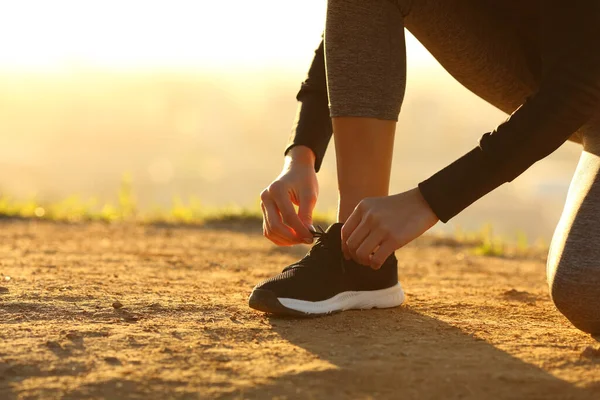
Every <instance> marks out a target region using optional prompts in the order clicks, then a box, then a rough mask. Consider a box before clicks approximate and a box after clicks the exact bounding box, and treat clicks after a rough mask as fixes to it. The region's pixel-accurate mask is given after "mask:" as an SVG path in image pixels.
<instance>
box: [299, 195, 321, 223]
mask: <svg viewBox="0 0 600 400" xmlns="http://www.w3.org/2000/svg"><path fill="white" fill-rule="evenodd" d="M316 203H317V198H316V196H314V195H312V194H309V195H304V196H301V197H300V201H299V202H298V217H299V218H300V221H302V223H303V224H304V225H305V226H306V227H307V228H309V229H313V226H312V223H313V217H312V216H313V210H314V209H315V204H316Z"/></svg>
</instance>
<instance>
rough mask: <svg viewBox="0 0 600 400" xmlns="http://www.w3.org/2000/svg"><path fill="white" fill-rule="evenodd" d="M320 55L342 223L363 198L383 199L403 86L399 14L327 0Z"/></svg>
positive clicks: (372, 4)
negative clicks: (322, 56) (324, 69)
mask: <svg viewBox="0 0 600 400" xmlns="http://www.w3.org/2000/svg"><path fill="white" fill-rule="evenodd" d="M325 52H326V63H327V85H328V91H329V99H330V104H331V116H332V118H333V131H334V140H335V146H336V155H337V170H338V187H339V194H340V197H339V209H338V221H342V222H343V221H345V220H346V218H347V217H348V216H350V214H351V213H352V211H353V210H354V208H355V207H356V205H357V204H358V203H359V202H360V201H361V200H362V199H364V198H365V197H373V196H386V195H387V194H388V190H389V180H390V172H391V165H392V151H393V144H394V133H395V129H396V120H397V119H398V114H399V112H400V107H401V104H402V99H403V97H404V87H405V82H406V56H405V46H404V24H403V10H402V7H398V5H397V4H395V3H394V2H392V1H389V0H376V1H369V2H365V1H362V0H345V1H342V0H329V2H328V5H327V25H326V29H325Z"/></svg>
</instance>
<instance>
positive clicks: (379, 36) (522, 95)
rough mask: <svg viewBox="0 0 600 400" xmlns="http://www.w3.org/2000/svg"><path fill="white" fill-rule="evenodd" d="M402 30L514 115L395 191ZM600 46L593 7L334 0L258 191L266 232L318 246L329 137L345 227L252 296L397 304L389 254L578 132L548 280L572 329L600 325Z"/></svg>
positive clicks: (301, 303)
mask: <svg viewBox="0 0 600 400" xmlns="http://www.w3.org/2000/svg"><path fill="white" fill-rule="evenodd" d="M405 27H406V28H407V29H408V30H409V31H410V32H411V33H412V34H414V35H415V36H416V37H417V39H418V40H419V41H420V42H421V43H422V44H423V45H424V46H425V47H426V48H427V49H428V50H429V51H430V52H431V54H433V55H434V56H435V57H436V58H437V60H438V61H439V62H440V63H441V64H442V66H443V67H444V68H445V69H446V70H447V71H448V72H449V73H450V74H452V76H453V77H454V78H456V79H457V80H458V81H459V82H461V83H462V84H463V85H464V86H465V87H467V88H468V89H470V90H471V91H472V92H474V93H475V94H477V95H478V96H480V97H482V98H483V99H485V100H486V101H488V102H489V103H491V104H492V105H494V106H496V107H498V108H499V109H501V110H503V111H505V112H506V113H512V115H511V116H510V117H509V118H508V119H507V120H506V122H504V123H503V124H501V125H500V126H498V127H497V128H496V129H495V130H493V131H492V132H489V133H486V134H484V135H483V137H482V138H481V140H480V142H479V145H478V146H476V147H475V148H474V149H473V150H472V151H470V152H468V153H467V154H466V155H464V156H463V157H461V158H460V159H458V160H457V161H455V162H454V163H452V164H451V165H449V166H448V167H446V168H444V169H443V170H441V171H440V172H438V173H437V174H435V175H433V176H432V177H430V178H429V179H427V180H425V181H423V182H421V183H420V184H419V185H418V187H416V188H414V189H412V190H410V191H408V192H405V193H400V194H395V195H392V196H388V185H389V177H390V168H391V159H392V147H393V139H394V131H395V126H396V121H397V117H398V114H399V112H400V107H401V104H402V99H403V94H404V87H405V79H406V68H405V49H404V28H405ZM598 43H600V2H598V1H596V0H572V1H570V2H568V4H565V2H564V1H558V0H547V1H542V0H525V1H523V0H504V1H493V0H485V1H483V0H444V1H440V0H420V1H419V0H393V1H392V0H373V1H362V0H346V1H343V0H329V2H328V6H327V22H326V29H325V39H324V46H323V43H322V44H321V46H320V47H319V49H318V50H317V51H316V54H315V58H314V60H313V63H312V66H311V68H310V71H309V74H308V78H307V80H306V81H305V82H304V83H303V85H302V88H301V90H300V92H299V94H298V100H299V101H300V108H299V114H298V120H297V124H296V125H295V129H294V132H293V134H292V136H291V138H290V142H289V146H288V148H287V149H286V161H285V164H284V168H283V171H282V173H281V174H280V175H279V176H278V177H277V178H276V179H275V181H274V182H273V183H272V184H271V185H270V186H269V187H268V188H267V189H265V191H263V193H262V195H261V198H262V207H263V213H264V234H265V236H266V237H267V238H269V239H270V240H271V241H273V242H274V243H276V244H278V245H292V244H296V243H300V242H303V241H305V242H311V237H312V236H311V233H310V232H309V229H308V227H310V224H311V214H312V209H313V206H314V204H315V201H316V197H317V193H318V186H317V180H316V174H315V172H316V171H318V170H319V167H320V164H321V161H322V159H323V156H324V153H325V149H326V147H327V144H328V141H329V139H330V137H331V135H332V132H333V136H334V139H335V146H336V154H337V169H338V185H339V193H340V197H339V213H338V221H339V222H340V223H338V224H334V225H333V226H332V227H330V228H329V230H328V231H327V232H326V233H321V234H319V236H320V238H319V240H318V241H317V244H316V245H315V246H313V249H312V250H311V252H310V253H309V254H308V255H307V256H306V257H305V258H303V259H302V260H300V261H299V262H298V263H296V264H293V265H291V266H289V267H287V268H286V269H285V270H284V272H283V273H282V274H280V275H278V276H276V277H274V278H272V279H270V280H268V281H266V282H263V283H262V284H260V285H258V286H257V287H256V288H255V290H254V291H253V293H252V295H251V298H250V305H251V306H252V307H254V308H256V309H259V310H263V311H268V312H275V313H283V314H293V315H304V314H322V313H328V312H334V311H339V310H344V309H349V308H372V307H391V306H396V305H398V304H400V303H402V301H403V297H404V296H403V293H402V289H401V287H400V285H399V284H398V283H397V275H396V274H397V272H396V259H395V257H394V255H393V252H394V250H396V249H399V248H400V247H402V246H404V245H405V244H407V243H409V242H410V241H412V240H413V239H415V238H417V237H418V236H420V235H421V234H423V233H424V232H425V231H427V230H428V229H429V228H431V227H432V226H433V225H435V224H436V223H437V222H438V220H441V221H442V222H446V221H448V220H449V219H451V218H452V217H454V216H455V215H456V214H458V213H459V212H460V211H462V210H463V209H465V208H466V207H468V206H469V205H470V204H472V203H473V202H475V201H476V200H478V199H479V198H481V197H482V196H484V195H485V194H487V193H489V192H490V191H492V190H494V189H495V188H496V187H498V186H500V185H502V184H503V183H505V182H510V181H512V180H513V179H515V178H516V177H517V176H519V175H520V174H521V173H523V172H524V171H525V170H526V169H527V168H529V167H530V166H531V165H532V164H534V163H535V162H536V161H538V160H540V159H542V158H544V157H546V156H547V155H549V154H550V153H552V152H553V151H554V150H556V149H557V148H558V147H559V146H561V145H562V144H563V143H564V142H565V141H567V140H573V141H577V142H579V143H582V144H583V152H582V155H581V159H580V161H579V165H578V167H577V170H576V172H575V176H574V178H573V181H572V183H571V187H570V189H569V195H568V198H567V202H566V205H565V208H564V211H563V214H562V217H561V219H560V222H559V224H558V227H557V228H556V232H555V234H554V238H553V241H552V245H551V248H550V254H549V257H548V268H547V273H548V283H549V285H550V293H551V296H552V299H553V301H554V303H555V304H556V306H557V308H558V309H559V310H560V311H561V312H562V313H563V314H564V315H565V316H566V317H567V318H568V319H569V320H570V321H571V322H572V323H573V324H574V325H575V326H576V327H578V328H579V329H581V330H583V331H586V332H590V333H600V176H599V174H598V171H599V170H600V45H599V44H598ZM325 60H326V62H325ZM328 101H329V107H328ZM293 203H295V204H297V205H298V206H299V209H298V213H296V212H295V210H294V207H293ZM342 223H343V225H342ZM340 232H341V233H340ZM365 266H370V267H371V268H366V267H365Z"/></svg>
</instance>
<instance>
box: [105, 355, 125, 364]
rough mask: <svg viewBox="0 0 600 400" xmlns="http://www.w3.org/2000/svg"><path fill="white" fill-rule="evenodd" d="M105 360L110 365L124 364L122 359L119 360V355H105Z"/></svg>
mask: <svg viewBox="0 0 600 400" xmlns="http://www.w3.org/2000/svg"><path fill="white" fill-rule="evenodd" d="M104 361H106V362H107V363H108V364H110V365H122V364H121V360H119V359H118V358H117V357H104Z"/></svg>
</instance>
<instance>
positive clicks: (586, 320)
mask: <svg viewBox="0 0 600 400" xmlns="http://www.w3.org/2000/svg"><path fill="white" fill-rule="evenodd" d="M598 122H600V118H597V121H594V122H592V123H590V124H588V125H586V126H585V127H584V128H583V129H582V130H581V133H582V137H583V144H584V150H583V152H582V154H581V159H580V160H579V164H578V165H577V170H576V171H575V175H574V177H573V181H572V182H571V186H570V187H569V194H568V196H567V201H566V204H565V208H564V210H563V214H562V216H561V218H560V222H559V223H558V226H557V227H556V231H555V233H554V237H553V239H552V244H551V246H550V254H549V255H548V267H547V273H548V284H549V285H550V293H551V296H552V300H553V301H554V304H555V305H556V307H557V308H558V309H559V310H560V312H561V313H563V314H564V315H565V316H566V317H567V318H568V319H569V320H570V321H571V322H572V323H573V325H575V326H576V327H577V328H579V329H581V330H582V331H584V332H588V333H592V334H600V123H598Z"/></svg>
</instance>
